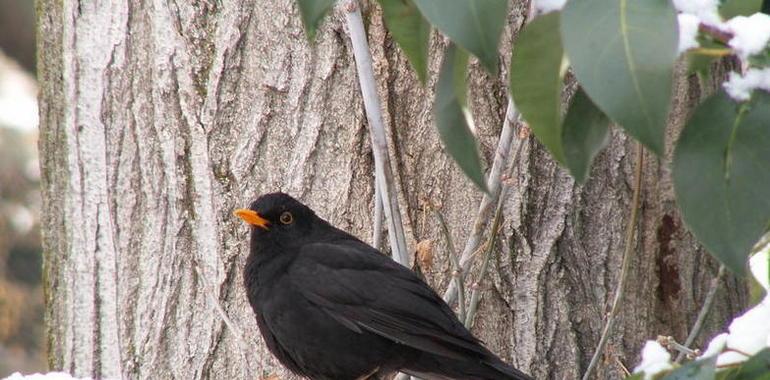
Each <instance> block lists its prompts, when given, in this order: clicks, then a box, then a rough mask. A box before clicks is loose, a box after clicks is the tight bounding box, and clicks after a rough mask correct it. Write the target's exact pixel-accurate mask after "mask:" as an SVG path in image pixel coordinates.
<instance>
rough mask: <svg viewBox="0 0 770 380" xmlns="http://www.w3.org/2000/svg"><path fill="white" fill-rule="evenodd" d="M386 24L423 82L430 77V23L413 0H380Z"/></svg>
mask: <svg viewBox="0 0 770 380" xmlns="http://www.w3.org/2000/svg"><path fill="white" fill-rule="evenodd" d="M379 2H380V5H381V6H382V13H383V16H384V18H385V24H386V25H387V26H388V30H389V31H390V33H391V34H392V35H393V39H394V40H396V42H397V43H398V46H400V47H401V50H403V51H404V54H406V57H407V58H408V59H409V63H411V64H412V68H414V71H415V72H416V73H417V77H418V78H419V79H420V82H422V84H423V85H424V84H425V81H426V79H427V77H428V41H429V39H430V23H428V20H426V19H425V17H423V16H422V13H420V10H419V9H417V6H416V5H415V4H414V2H413V1H412V0H379Z"/></svg>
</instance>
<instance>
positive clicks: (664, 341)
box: [656, 335, 701, 358]
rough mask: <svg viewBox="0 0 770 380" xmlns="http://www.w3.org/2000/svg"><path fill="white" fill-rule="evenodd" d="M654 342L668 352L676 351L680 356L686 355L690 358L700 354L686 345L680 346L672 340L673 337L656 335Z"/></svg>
mask: <svg viewBox="0 0 770 380" xmlns="http://www.w3.org/2000/svg"><path fill="white" fill-rule="evenodd" d="M656 340H657V342H658V343H660V345H661V346H663V347H665V348H666V349H667V350H669V351H676V352H679V353H680V354H682V355H687V356H689V357H692V358H694V357H696V356H699V355H700V354H701V352H700V350H697V349H695V350H693V349H692V348H690V347H688V346H686V345H683V344H680V343H679V342H677V341H676V339H674V337H673V336H665V335H658V339H656Z"/></svg>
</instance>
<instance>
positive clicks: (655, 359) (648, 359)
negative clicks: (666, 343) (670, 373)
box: [634, 340, 674, 380]
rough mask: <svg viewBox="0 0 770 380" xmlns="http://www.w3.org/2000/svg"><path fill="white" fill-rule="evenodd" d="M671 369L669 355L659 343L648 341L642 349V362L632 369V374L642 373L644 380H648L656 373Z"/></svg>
mask: <svg viewBox="0 0 770 380" xmlns="http://www.w3.org/2000/svg"><path fill="white" fill-rule="evenodd" d="M672 368H674V367H673V365H671V354H670V353H669V352H668V351H666V349H665V348H663V346H661V345H660V343H658V342H656V341H654V340H648V341H647V343H645V344H644V348H643V349H642V362H641V363H640V364H639V365H638V366H636V368H634V373H639V372H644V379H645V380H650V379H652V378H653V376H654V375H656V374H657V373H659V372H662V371H666V370H669V369H672Z"/></svg>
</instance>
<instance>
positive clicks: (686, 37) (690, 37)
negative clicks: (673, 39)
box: [677, 13, 700, 53]
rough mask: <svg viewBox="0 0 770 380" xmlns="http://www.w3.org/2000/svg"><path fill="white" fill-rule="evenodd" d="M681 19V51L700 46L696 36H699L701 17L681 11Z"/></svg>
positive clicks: (679, 17)
mask: <svg viewBox="0 0 770 380" xmlns="http://www.w3.org/2000/svg"><path fill="white" fill-rule="evenodd" d="M677 18H678V19H679V52H680V53H681V52H683V51H687V50H689V49H693V48H696V47H698V46H700V45H699V44H698V41H697V40H696V39H695V37H697V36H698V26H699V25H700V18H698V16H696V15H694V14H690V13H680V14H679V16H677Z"/></svg>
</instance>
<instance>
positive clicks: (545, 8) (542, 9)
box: [535, 0, 567, 13]
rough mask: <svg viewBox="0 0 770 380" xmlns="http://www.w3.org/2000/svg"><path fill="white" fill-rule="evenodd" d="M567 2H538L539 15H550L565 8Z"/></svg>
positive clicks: (536, 3)
mask: <svg viewBox="0 0 770 380" xmlns="http://www.w3.org/2000/svg"><path fill="white" fill-rule="evenodd" d="M566 3H567V0H536V1H535V8H536V9H537V11H538V13H548V12H553V11H558V10H560V9H562V8H564V4H566Z"/></svg>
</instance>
